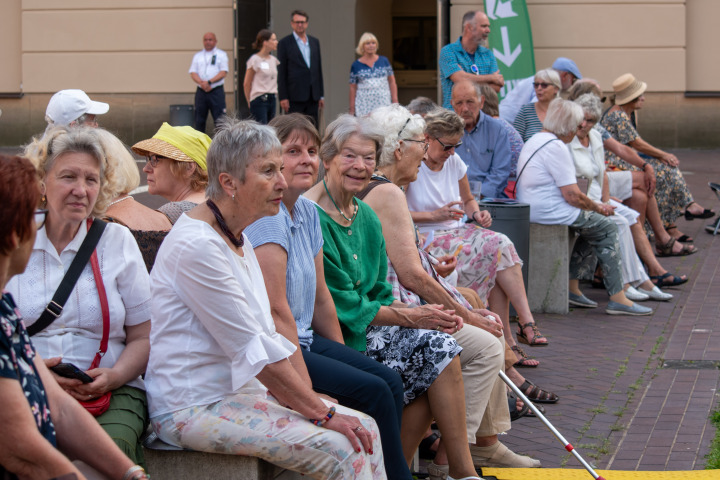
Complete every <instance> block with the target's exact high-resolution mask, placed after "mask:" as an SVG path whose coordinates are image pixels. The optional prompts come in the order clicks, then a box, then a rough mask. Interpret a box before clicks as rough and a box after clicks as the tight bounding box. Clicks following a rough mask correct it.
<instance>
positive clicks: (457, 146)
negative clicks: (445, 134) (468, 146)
mask: <svg viewBox="0 0 720 480" xmlns="http://www.w3.org/2000/svg"><path fill="white" fill-rule="evenodd" d="M435 140H436V141H437V142H438V143H439V144H440V145H442V147H443V152H449V151H450V150H452V149H453V148H460V146H461V145H462V142H458V143H456V144H455V145H447V144H445V143H443V142H442V140H440V139H439V138H436V139H435Z"/></svg>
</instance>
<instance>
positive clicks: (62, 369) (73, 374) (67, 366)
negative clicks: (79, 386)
mask: <svg viewBox="0 0 720 480" xmlns="http://www.w3.org/2000/svg"><path fill="white" fill-rule="evenodd" d="M50 370H52V371H53V372H55V373H56V374H58V375H60V376H61V377H65V378H76V379H78V380H80V381H81V382H83V383H92V381H93V378H92V377H91V376H90V375H88V374H87V373H85V372H83V371H82V370H80V369H79V368H77V367H76V366H75V365H73V364H72V363H58V364H57V365H55V366H54V367H50Z"/></svg>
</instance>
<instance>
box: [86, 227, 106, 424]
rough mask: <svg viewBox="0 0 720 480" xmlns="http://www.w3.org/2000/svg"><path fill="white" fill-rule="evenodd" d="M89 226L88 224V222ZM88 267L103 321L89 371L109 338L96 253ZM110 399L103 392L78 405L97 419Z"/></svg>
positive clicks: (102, 285)
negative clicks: (101, 334) (95, 288)
mask: <svg viewBox="0 0 720 480" xmlns="http://www.w3.org/2000/svg"><path fill="white" fill-rule="evenodd" d="M88 226H89V222H88ZM90 266H91V267H92V271H93V277H94V278H95V286H96V287H97V291H98V294H99V296H100V310H101V311H102V319H103V336H102V340H100V350H98V351H97V353H96V354H95V358H93V361H92V363H91V364H90V368H89V370H92V369H93V368H97V367H98V365H100V360H102V357H103V355H105V352H107V346H108V338H109V337H110V308H109V307H108V301H107V293H106V292H105V284H103V281H102V275H100V265H99V263H98V259H97V251H96V250H93V253H92V255H91V256H90ZM110 397H112V392H105V394H103V395H101V396H99V397H98V398H95V399H93V400H88V401H80V405H82V406H83V407H85V409H86V410H87V411H88V412H90V413H91V414H92V416H94V417H99V416H100V415H102V414H103V413H105V412H106V411H107V409H108V408H110Z"/></svg>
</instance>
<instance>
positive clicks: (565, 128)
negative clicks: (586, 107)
mask: <svg viewBox="0 0 720 480" xmlns="http://www.w3.org/2000/svg"><path fill="white" fill-rule="evenodd" d="M584 118H585V115H584V114H583V110H582V108H580V105H578V104H577V103H574V102H571V101H570V100H563V99H562V98H556V99H555V100H553V101H552V102H550V106H549V107H548V111H547V113H546V114H545V121H544V122H543V128H544V129H545V130H547V131H548V132H551V133H554V134H555V135H556V136H558V137H564V136H566V135H569V134H571V133H575V131H577V129H578V126H579V125H580V124H581V123H582V121H583V119H584Z"/></svg>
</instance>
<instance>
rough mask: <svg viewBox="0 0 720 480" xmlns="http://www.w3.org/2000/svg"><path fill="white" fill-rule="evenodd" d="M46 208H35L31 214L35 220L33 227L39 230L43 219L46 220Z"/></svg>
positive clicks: (43, 224)
mask: <svg viewBox="0 0 720 480" xmlns="http://www.w3.org/2000/svg"><path fill="white" fill-rule="evenodd" d="M47 213H48V211H47V210H43V209H37V210H35V213H34V214H33V221H34V222H35V228H36V229H37V230H40V229H41V228H43V227H44V226H45V220H47Z"/></svg>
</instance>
